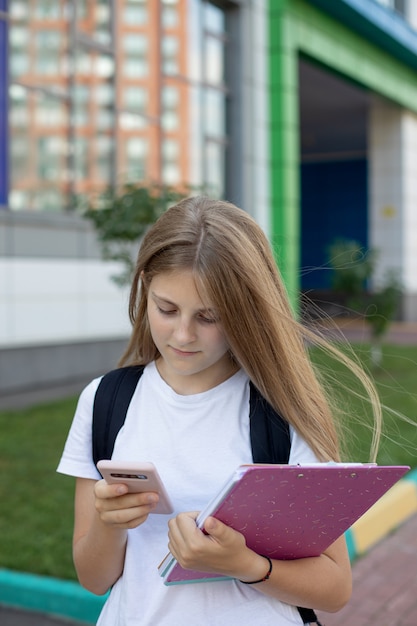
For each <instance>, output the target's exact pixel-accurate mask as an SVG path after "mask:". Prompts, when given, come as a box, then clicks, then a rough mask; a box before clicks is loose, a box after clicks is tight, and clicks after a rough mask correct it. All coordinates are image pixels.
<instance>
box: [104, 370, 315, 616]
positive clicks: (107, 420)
mask: <svg viewBox="0 0 417 626" xmlns="http://www.w3.org/2000/svg"><path fill="white" fill-rule="evenodd" d="M144 368H145V367H144V366H143V365H140V366H139V365H138V366H128V367H122V368H119V369H115V370H112V371H110V372H108V373H107V374H105V375H104V376H103V378H102V379H101V381H100V384H99V386H98V388H97V391H96V395H95V398H94V406H93V432H92V437H93V460H94V463H95V465H97V463H98V461H100V459H110V458H111V456H112V454H113V448H114V443H115V441H116V437H117V434H118V432H119V430H120V429H121V427H122V426H123V424H124V421H125V419H126V413H127V409H128V408H129V404H130V401H131V399H132V396H133V394H134V391H135V389H136V387H137V384H138V382H139V379H140V377H141V376H142V374H143V370H144ZM249 387H250V397H249V418H250V439H251V446H252V457H253V462H254V463H280V464H285V463H288V460H289V457H290V450H291V440H290V429H289V425H288V422H286V421H285V420H284V419H283V418H282V417H281V415H279V414H278V413H277V412H276V411H275V409H273V408H272V406H271V405H270V404H269V403H268V402H267V401H266V400H265V398H263V396H261V394H260V393H259V391H258V390H257V388H256V387H255V385H254V384H253V383H252V382H250V384H249ZM297 608H298V611H299V613H300V616H301V618H302V620H303V623H304V624H309V623H312V624H313V623H317V624H319V625H320V622H319V621H318V620H317V616H316V614H315V612H314V611H313V610H312V609H305V608H303V607H297Z"/></svg>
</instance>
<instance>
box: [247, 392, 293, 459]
mask: <svg viewBox="0 0 417 626" xmlns="http://www.w3.org/2000/svg"><path fill="white" fill-rule="evenodd" d="M249 387H250V399H249V419H250V439H251V446H252V457H253V462H254V463H279V464H286V463H288V461H289V458H290V450H291V439H290V427H289V424H288V422H286V421H285V420H284V419H283V418H282V417H281V415H279V413H277V412H276V411H275V409H273V408H272V406H271V405H270V404H269V402H267V401H266V400H265V398H264V397H263V396H261V394H260V393H259V391H258V390H257V388H256V387H255V385H254V384H253V383H252V382H250V383H249Z"/></svg>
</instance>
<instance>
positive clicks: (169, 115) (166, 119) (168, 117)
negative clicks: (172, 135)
mask: <svg viewBox="0 0 417 626" xmlns="http://www.w3.org/2000/svg"><path fill="white" fill-rule="evenodd" d="M179 122H180V120H179V116H178V113H176V112H175V111H165V112H164V113H162V128H163V129H164V130H165V131H170V130H176V129H177V128H178V126H179Z"/></svg>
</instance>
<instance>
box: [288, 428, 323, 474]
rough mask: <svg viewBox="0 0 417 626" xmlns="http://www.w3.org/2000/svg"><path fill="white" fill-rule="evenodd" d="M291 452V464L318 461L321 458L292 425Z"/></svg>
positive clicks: (289, 462)
mask: <svg viewBox="0 0 417 626" xmlns="http://www.w3.org/2000/svg"><path fill="white" fill-rule="evenodd" d="M290 437H291V452H290V458H289V460H288V464H289V465H297V463H318V462H319V460H318V458H317V457H316V455H315V454H314V452H313V450H312V449H311V448H310V446H308V445H307V443H306V442H305V440H304V439H303V437H301V436H300V435H299V434H298V433H297V431H296V430H294V428H292V427H291V426H290Z"/></svg>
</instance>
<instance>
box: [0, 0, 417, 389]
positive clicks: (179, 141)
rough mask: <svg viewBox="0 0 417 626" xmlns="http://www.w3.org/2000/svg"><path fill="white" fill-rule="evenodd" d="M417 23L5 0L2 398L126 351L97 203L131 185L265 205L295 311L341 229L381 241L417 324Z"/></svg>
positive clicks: (249, 8) (357, 6) (316, 281)
mask: <svg viewBox="0 0 417 626" xmlns="http://www.w3.org/2000/svg"><path fill="white" fill-rule="evenodd" d="M416 28H417V7H416V3H415V2H413V1H411V0H395V1H394V0H210V1H209V0H117V1H116V0H36V1H35V0H25V1H23V0H0V394H5V395H7V394H11V393H18V392H20V390H24V389H30V388H31V387H33V388H37V387H42V386H51V385H59V384H63V383H64V382H68V381H71V380H73V381H78V380H79V381H85V380H88V378H89V377H90V376H91V375H94V374H99V373H101V372H103V371H104V370H106V369H109V368H110V367H113V366H114V365H115V364H116V362H117V358H118V356H119V355H120V352H121V351H122V349H123V346H124V344H125V341H126V337H127V335H128V333H129V326H128V321H127V314H126V311H127V293H126V290H123V289H121V288H120V287H117V286H116V285H115V284H114V282H112V281H111V279H110V276H111V275H112V274H113V273H114V272H115V267H113V266H112V265H111V264H108V263H104V262H103V261H102V260H101V257H100V251H99V247H98V245H97V241H96V238H95V234H94V232H93V231H92V228H91V226H90V224H89V223H87V222H86V221H85V220H84V219H83V217H82V212H81V208H80V207H82V206H83V201H84V200H85V198H91V197H94V196H95V195H97V194H100V193H101V192H102V191H103V190H105V189H107V188H108V187H109V186H113V187H118V186H121V185H123V184H124V183H126V182H138V181H145V182H164V183H168V184H172V185H177V184H182V183H187V184H191V185H194V186H196V187H197V188H201V187H204V188H205V189H207V190H208V191H209V192H210V193H211V194H213V195H216V196H218V197H224V198H227V199H229V200H231V201H233V202H236V203H237V204H239V205H240V206H242V208H244V209H245V210H247V211H249V212H250V213H251V214H252V215H254V217H255V218H256V219H257V221H258V222H259V223H260V224H261V226H262V227H263V228H264V230H265V232H266V233H267V234H268V236H269V237H270V240H271V243H272V244H273V246H274V250H275V251H276V257H277V260H278V262H279V264H280V267H281V268H282V271H283V274H284V277H285V280H286V283H287V286H288V291H289V294H290V297H291V298H292V300H293V302H294V306H295V307H296V306H297V302H298V296H299V293H300V291H301V290H303V291H310V290H315V289H323V288H327V287H328V286H329V282H328V281H329V278H328V276H329V272H328V271H327V270H326V269H325V268H326V263H327V250H328V247H329V245H330V244H331V243H332V242H333V241H334V240H335V239H336V238H351V239H356V240H358V241H359V242H361V243H362V244H363V246H364V247H373V248H376V249H378V250H379V251H380V255H379V261H378V272H377V277H376V279H377V280H378V279H382V278H383V276H384V274H385V272H386V271H387V270H391V269H394V270H396V271H397V273H398V274H399V277H400V280H401V283H402V286H403V289H404V297H403V306H402V316H403V318H404V319H405V320H417V254H416V252H415V250H416V245H415V244H416V238H417V182H416V176H415V174H414V170H415V163H416V153H417V34H416Z"/></svg>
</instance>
